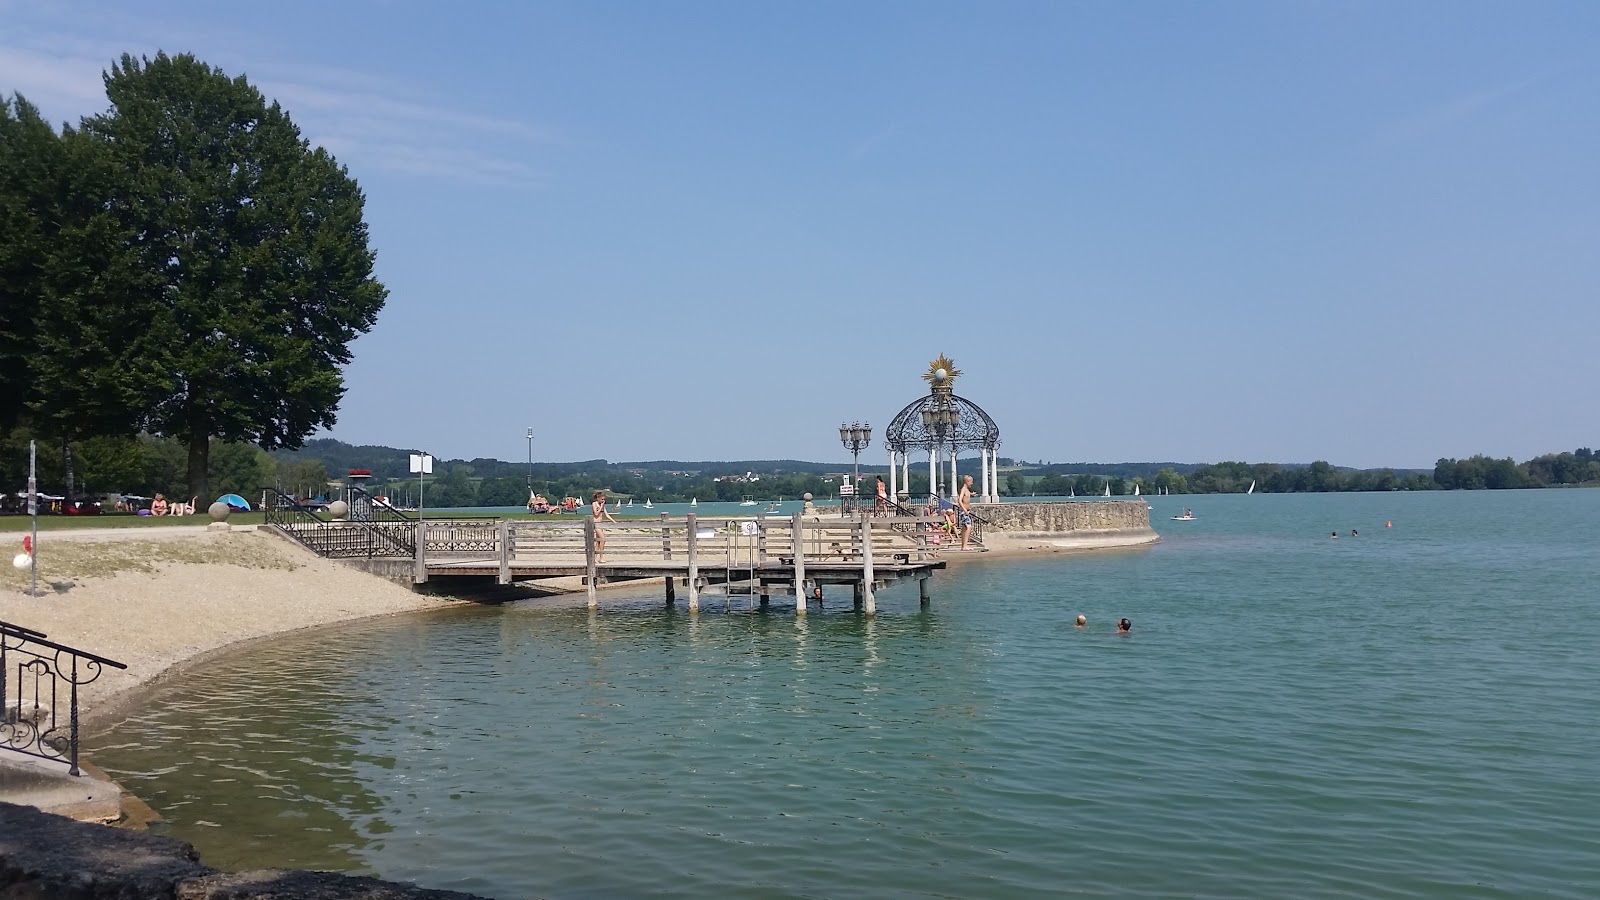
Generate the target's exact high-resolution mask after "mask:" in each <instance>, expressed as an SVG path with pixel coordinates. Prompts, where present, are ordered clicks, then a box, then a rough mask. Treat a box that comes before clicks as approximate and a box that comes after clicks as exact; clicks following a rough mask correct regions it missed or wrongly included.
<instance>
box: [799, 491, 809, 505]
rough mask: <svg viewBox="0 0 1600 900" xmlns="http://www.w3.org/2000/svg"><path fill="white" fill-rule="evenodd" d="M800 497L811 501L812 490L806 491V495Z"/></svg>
mask: <svg viewBox="0 0 1600 900" xmlns="http://www.w3.org/2000/svg"><path fill="white" fill-rule="evenodd" d="M800 499H802V500H804V501H806V502H807V503H810V502H811V492H810V491H806V494H805V496H804V497H801V498H800Z"/></svg>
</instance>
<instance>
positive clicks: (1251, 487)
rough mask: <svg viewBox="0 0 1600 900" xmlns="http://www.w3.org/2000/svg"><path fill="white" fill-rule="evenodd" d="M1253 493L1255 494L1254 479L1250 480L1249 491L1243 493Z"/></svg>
mask: <svg viewBox="0 0 1600 900" xmlns="http://www.w3.org/2000/svg"><path fill="white" fill-rule="evenodd" d="M1255 492H1256V480H1255V479H1254V478H1252V479H1250V490H1248V491H1245V493H1246V494H1254V493H1255Z"/></svg>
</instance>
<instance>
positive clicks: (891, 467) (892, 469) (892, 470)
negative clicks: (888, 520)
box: [889, 450, 900, 503]
mask: <svg viewBox="0 0 1600 900" xmlns="http://www.w3.org/2000/svg"><path fill="white" fill-rule="evenodd" d="M897 474H899V473H897V472H895V458H894V451H893V450H890V451H889V500H890V501H891V502H894V503H899V502H900V495H899V494H897V493H895V490H894V488H895V475H897Z"/></svg>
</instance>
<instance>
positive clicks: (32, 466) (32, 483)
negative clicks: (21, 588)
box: [28, 441, 39, 597]
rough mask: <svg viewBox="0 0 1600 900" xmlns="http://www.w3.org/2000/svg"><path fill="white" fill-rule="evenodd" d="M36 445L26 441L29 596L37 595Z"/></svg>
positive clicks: (37, 451) (37, 508)
mask: <svg viewBox="0 0 1600 900" xmlns="http://www.w3.org/2000/svg"><path fill="white" fill-rule="evenodd" d="M38 453H39V448H38V445H37V444H36V443H35V442H34V441H29V442H28V515H30V516H32V517H33V537H32V539H31V541H30V542H29V543H30V546H31V547H32V549H31V550H30V551H29V553H28V560H29V562H28V567H29V568H30V569H32V570H33V576H32V577H33V584H32V585H31V586H30V587H29V588H28V594H29V595H30V596H34V597H37V596H39V471H38Z"/></svg>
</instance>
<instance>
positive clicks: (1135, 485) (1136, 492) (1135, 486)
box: [1133, 481, 1139, 497]
mask: <svg viewBox="0 0 1600 900" xmlns="http://www.w3.org/2000/svg"><path fill="white" fill-rule="evenodd" d="M1133 495H1134V496H1135V497H1137V496H1139V483H1138V482H1137V481H1136V482H1134V483H1133Z"/></svg>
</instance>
